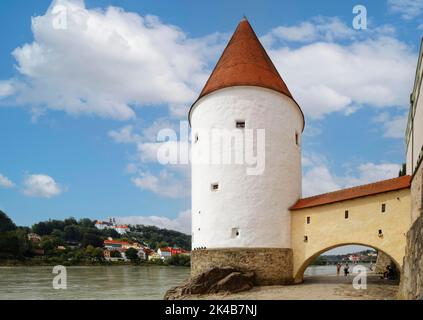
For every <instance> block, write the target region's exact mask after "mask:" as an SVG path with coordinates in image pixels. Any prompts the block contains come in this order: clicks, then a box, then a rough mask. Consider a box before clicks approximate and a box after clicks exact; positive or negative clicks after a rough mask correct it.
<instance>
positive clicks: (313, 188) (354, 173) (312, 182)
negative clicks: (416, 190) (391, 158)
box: [302, 153, 400, 197]
mask: <svg viewBox="0 0 423 320" xmlns="http://www.w3.org/2000/svg"><path fill="white" fill-rule="evenodd" d="M302 161H303V168H304V175H303V197H309V196H313V195H317V194H322V193H326V192H332V191H336V190H340V189H344V188H349V187H354V186H359V185H363V184H368V183H372V182H377V181H381V180H386V179H391V178H395V177H397V176H398V172H399V170H400V165H398V164H395V163H380V164H375V163H372V162H367V163H362V164H359V165H358V166H357V167H355V168H352V169H350V170H345V171H346V172H345V173H344V174H343V175H336V174H335V173H333V171H332V170H331V169H330V167H331V166H330V165H329V164H328V161H327V160H326V159H325V158H324V157H323V156H321V155H319V154H315V153H306V154H305V156H303V159H302Z"/></svg>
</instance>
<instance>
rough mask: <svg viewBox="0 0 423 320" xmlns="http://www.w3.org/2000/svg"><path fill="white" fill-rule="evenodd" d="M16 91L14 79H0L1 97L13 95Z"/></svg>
mask: <svg viewBox="0 0 423 320" xmlns="http://www.w3.org/2000/svg"><path fill="white" fill-rule="evenodd" d="M14 92H15V87H14V83H13V81H0V99H2V98H6V97H9V96H11V95H12V94H13V93H14Z"/></svg>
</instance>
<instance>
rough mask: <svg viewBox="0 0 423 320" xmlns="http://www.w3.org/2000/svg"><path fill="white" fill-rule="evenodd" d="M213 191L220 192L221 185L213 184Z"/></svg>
mask: <svg viewBox="0 0 423 320" xmlns="http://www.w3.org/2000/svg"><path fill="white" fill-rule="evenodd" d="M211 190H212V191H218V190H219V184H218V183H212V185H211Z"/></svg>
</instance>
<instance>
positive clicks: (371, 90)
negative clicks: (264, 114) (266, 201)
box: [0, 0, 423, 231]
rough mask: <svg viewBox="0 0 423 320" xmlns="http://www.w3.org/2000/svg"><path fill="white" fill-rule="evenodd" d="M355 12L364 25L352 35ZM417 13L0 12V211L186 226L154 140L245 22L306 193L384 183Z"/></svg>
mask: <svg viewBox="0 0 423 320" xmlns="http://www.w3.org/2000/svg"><path fill="white" fill-rule="evenodd" d="M357 4H361V5H364V6H365V7H366V9H367V30H354V29H353V28H352V21H353V18H354V14H353V13H352V8H353V7H354V6H355V5H357ZM55 5H56V6H57V5H60V6H63V7H64V8H66V28H65V29H61V26H63V25H59V28H57V25H55V22H57V21H58V20H57V18H58V13H57V12H55V13H53V12H52V8H54V6H55ZM110 6H114V7H115V8H110ZM49 8H50V9H49ZM118 8H120V9H118ZM422 12H423V1H406V0H388V1H386V0H378V1H374V0H372V1H360V2H359V3H357V2H356V1H319V2H313V4H310V1H306V0H304V1H260V2H259V1H245V0H243V1H208V2H205V1H187V0H186V1H183V0H180V1H160V0H154V1H129V0H128V1H124V0H120V1H119V0H116V1H106V0H95V1H94V0H86V1H85V2H84V1H80V0H61V1H56V2H55V3H54V2H52V1H48V0H38V1H26V0H14V1H1V3H0V39H2V43H1V46H0V128H1V131H0V133H1V134H0V150H1V157H0V209H2V210H4V211H5V212H7V213H8V214H9V215H10V216H11V217H12V219H13V220H14V221H15V222H16V223H17V224H20V225H31V224H33V223H34V222H37V221H40V220H45V219H49V218H57V219H61V218H65V217H69V216H74V217H77V218H80V217H89V218H92V219H97V218H100V219H101V218H107V217H109V216H114V217H121V218H122V221H126V222H134V221H135V222H139V223H147V224H148V223H151V224H156V225H159V226H162V227H169V228H174V229H178V230H182V231H187V230H189V209H190V198H189V191H190V190H189V168H188V167H184V166H175V167H164V166H161V165H160V164H158V163H157V162H156V161H154V159H153V156H152V154H153V153H154V151H155V150H156V149H155V147H156V141H155V134H156V133H157V131H158V130H159V129H161V128H166V127H175V126H176V127H177V126H178V125H179V120H181V119H182V120H185V119H186V112H187V109H188V108H189V106H190V104H191V103H192V101H194V100H195V98H196V95H198V93H199V91H200V90H201V87H202V85H203V84H204V82H205V81H206V79H207V76H208V75H209V74H210V71H211V70H212V68H213V66H214V64H215V63H216V60H217V59H218V57H219V55H220V53H221V51H222V50H223V48H224V46H225V44H226V42H227V40H228V37H229V36H230V35H231V33H232V32H233V31H234V29H235V27H236V25H237V23H238V22H239V20H240V19H241V17H242V16H243V15H244V14H245V15H246V16H247V17H248V19H249V21H250V22H251V24H252V26H253V28H254V29H255V31H256V33H257V34H258V36H259V37H260V39H261V40H262V42H263V44H264V45H265V47H266V49H267V50H268V52H269V54H270V56H271V58H272V59H273V61H274V62H275V64H276V66H277V67H278V69H279V71H280V73H281V75H282V77H283V78H284V80H285V81H286V83H287V85H288V87H289V88H290V89H291V91H292V93H293V95H294V97H295V98H296V99H297V101H298V102H299V103H300V105H301V107H302V109H303V110H304V113H305V115H306V130H305V132H304V137H303V176H304V180H303V188H304V195H312V194H317V193H323V192H327V191H331V190H335V189H339V188H342V187H348V186H352V185H358V184H363V183H368V182H372V181H376V180H381V179H385V178H390V177H394V176H395V175H397V172H398V169H399V165H400V164H401V163H403V162H404V141H403V140H404V139H403V133H402V132H403V130H404V126H405V119H406V115H407V112H408V100H409V94H410V92H411V89H412V83H413V78H414V71H415V66H416V61H417V53H418V50H419V46H420V37H421V30H422V29H423V28H422V26H423V15H422ZM31 17H36V18H35V19H33V20H31ZM55 19H56V20H55ZM60 21H61V22H63V20H59V23H61V22H60Z"/></svg>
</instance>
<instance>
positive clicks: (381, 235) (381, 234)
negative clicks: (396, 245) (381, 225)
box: [378, 229, 383, 237]
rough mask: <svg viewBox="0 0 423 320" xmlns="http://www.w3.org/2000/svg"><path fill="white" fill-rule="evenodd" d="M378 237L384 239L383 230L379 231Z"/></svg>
mask: <svg viewBox="0 0 423 320" xmlns="http://www.w3.org/2000/svg"><path fill="white" fill-rule="evenodd" d="M378 236H379V237H383V232H382V229H379V231H378Z"/></svg>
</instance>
